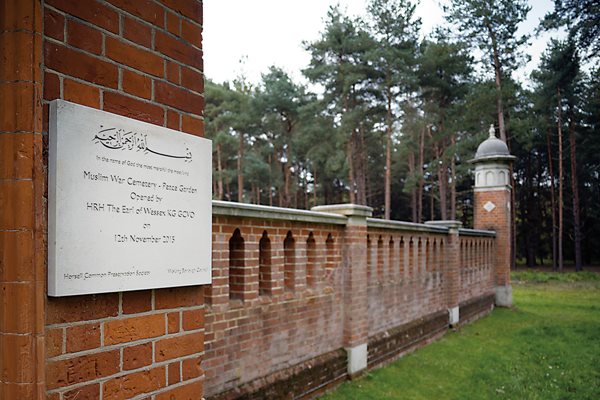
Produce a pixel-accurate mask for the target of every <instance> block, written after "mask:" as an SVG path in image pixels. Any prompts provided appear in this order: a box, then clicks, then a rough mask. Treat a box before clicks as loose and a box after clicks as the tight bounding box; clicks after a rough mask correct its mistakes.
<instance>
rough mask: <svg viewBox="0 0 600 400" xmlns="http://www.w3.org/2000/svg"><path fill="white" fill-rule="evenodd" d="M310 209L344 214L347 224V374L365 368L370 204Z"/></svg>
mask: <svg viewBox="0 0 600 400" xmlns="http://www.w3.org/2000/svg"><path fill="white" fill-rule="evenodd" d="M313 211H322V212H331V213H336V214H341V215H345V216H346V217H348V223H347V224H346V229H345V231H344V237H343V243H342V268H343V277H344V278H343V279H344V347H345V348H346V351H347V353H348V374H349V375H350V377H352V376H355V375H356V374H358V373H360V372H361V371H362V370H364V369H366V368H367V354H368V353H367V342H368V339H369V329H368V321H369V320H368V315H367V309H368V298H367V218H368V217H370V216H371V215H372V212H373V210H372V209H371V208H370V207H366V206H358V205H354V204H343V205H333V206H319V207H314V208H313Z"/></svg>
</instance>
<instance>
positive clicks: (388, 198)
mask: <svg viewBox="0 0 600 400" xmlns="http://www.w3.org/2000/svg"><path fill="white" fill-rule="evenodd" d="M385 119H386V125H387V132H386V133H387V137H386V144H385V182H384V186H385V187H384V192H385V200H384V218H385V219H390V213H391V210H390V207H391V204H392V128H393V127H392V122H393V121H392V91H391V88H390V87H389V86H388V88H387V113H386V117H385Z"/></svg>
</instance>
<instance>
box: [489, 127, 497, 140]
mask: <svg viewBox="0 0 600 400" xmlns="http://www.w3.org/2000/svg"><path fill="white" fill-rule="evenodd" d="M495 137H496V130H495V129H494V124H490V138H495Z"/></svg>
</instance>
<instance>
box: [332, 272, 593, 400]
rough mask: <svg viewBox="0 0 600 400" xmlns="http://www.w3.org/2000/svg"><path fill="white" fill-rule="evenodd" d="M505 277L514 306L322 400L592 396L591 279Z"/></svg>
mask: <svg viewBox="0 0 600 400" xmlns="http://www.w3.org/2000/svg"><path fill="white" fill-rule="evenodd" d="M538 274H539V273H538ZM562 275H568V274H562ZM577 275H579V274H577ZM515 278H518V280H517V279H515ZM513 279H514V281H513V290H514V298H515V307H514V308H512V309H496V310H494V312H493V313H492V314H491V315H490V316H488V317H485V318H483V319H482V320H480V321H478V322H476V323H474V324H471V325H468V326H465V327H463V328H461V329H460V330H458V331H455V332H450V333H448V334H447V335H445V336H444V337H443V338H442V339H441V340H439V341H438V342H436V343H433V344H431V345H429V346H427V347H425V348H422V349H420V350H418V351H416V352H415V353H413V354H410V355H407V356H405V357H403V358H402V359H400V360H398V361H397V362H395V363H393V364H391V365H389V366H387V367H384V368H381V369H377V370H374V371H370V372H369V373H368V374H366V376H364V377H363V378H361V379H358V380H355V381H352V382H347V383H344V384H343V385H341V386H340V387H339V389H337V390H336V391H335V392H333V393H330V394H327V395H325V396H324V397H322V399H324V400H338V399H340V400H341V399H344V400H350V399H356V400H368V399H373V400H382V399H427V400H429V399H540V400H542V399H543V400H547V399H550V400H551V399H578V400H579V399H600V280H599V279H598V277H597V276H593V277H589V279H587V280H580V279H579V277H577V278H566V277H562V278H553V276H552V275H551V276H543V275H536V276H523V275H521V276H514V277H513ZM530 281H535V282H539V281H543V282H546V283H543V284H540V283H526V282H530Z"/></svg>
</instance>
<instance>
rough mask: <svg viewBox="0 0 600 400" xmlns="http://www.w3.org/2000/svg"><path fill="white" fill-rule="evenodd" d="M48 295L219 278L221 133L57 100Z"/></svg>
mask: <svg viewBox="0 0 600 400" xmlns="http://www.w3.org/2000/svg"><path fill="white" fill-rule="evenodd" d="M49 131H50V132H49V136H50V137H49V163H48V167H49V171H48V197H49V198H48V202H49V204H48V295H50V296H70V295H78V294H90V293H105V292H119V291H128V290H140V289H152V288H164V287H176V286H190V285H200V284H209V283H210V282H211V243H212V242H211V235H212V232H211V229H212V203H211V198H212V195H211V179H212V145H211V141H210V140H207V139H204V138H199V137H196V136H192V135H189V134H185V133H182V132H178V131H174V130H171V129H167V128H164V127H160V126H156V125H152V124H148V123H145V122H140V121H137V120H134V119H131V118H126V117H122V116H119V115H115V114H111V113H108V112H105V111H100V110H97V109H93V108H89V107H84V106H81V105H77V104H73V103H69V102H66V101H63V100H55V101H53V102H52V103H51V104H50V125H49Z"/></svg>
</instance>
